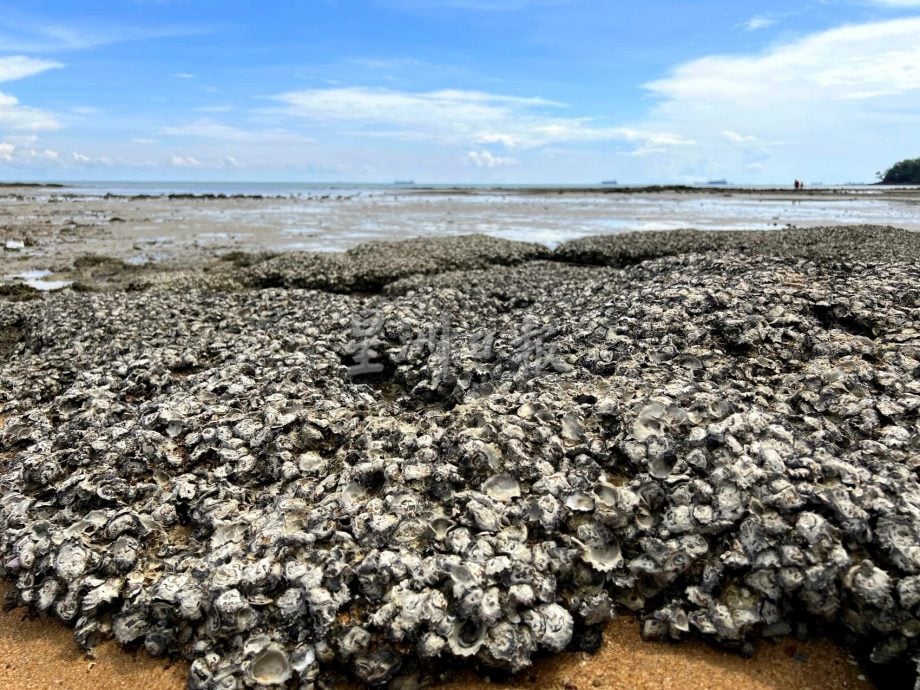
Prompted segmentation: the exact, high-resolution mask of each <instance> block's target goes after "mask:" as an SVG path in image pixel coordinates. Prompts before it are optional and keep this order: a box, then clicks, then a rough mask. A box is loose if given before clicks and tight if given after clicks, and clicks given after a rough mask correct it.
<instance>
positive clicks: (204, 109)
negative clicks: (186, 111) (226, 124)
mask: <svg viewBox="0 0 920 690" xmlns="http://www.w3.org/2000/svg"><path fill="white" fill-rule="evenodd" d="M195 110H196V111H197V112H199V113H229V112H230V111H231V110H236V106H232V105H226V104H221V105H203V106H201V107H200V108H195Z"/></svg>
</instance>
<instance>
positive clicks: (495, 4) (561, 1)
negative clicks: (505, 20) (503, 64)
mask: <svg viewBox="0 0 920 690" xmlns="http://www.w3.org/2000/svg"><path fill="white" fill-rule="evenodd" d="M571 2H572V0H441V2H439V3H438V5H439V6H441V7H449V8H453V9H457V10H470V11H474V12H517V11H520V10H532V9H537V8H540V7H556V6H560V5H568V4H571ZM387 4H390V5H392V6H395V7H398V8H400V9H406V10H429V9H430V8H431V6H432V5H431V4H430V3H428V2H421V1H420V0H389V2H388V3H387Z"/></svg>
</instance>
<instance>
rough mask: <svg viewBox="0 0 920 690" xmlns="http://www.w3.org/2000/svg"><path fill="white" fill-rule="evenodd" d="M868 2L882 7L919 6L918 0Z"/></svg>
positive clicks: (873, 0) (919, 0)
mask: <svg viewBox="0 0 920 690" xmlns="http://www.w3.org/2000/svg"><path fill="white" fill-rule="evenodd" d="M869 3H870V4H872V5H881V6H882V7H920V0H869Z"/></svg>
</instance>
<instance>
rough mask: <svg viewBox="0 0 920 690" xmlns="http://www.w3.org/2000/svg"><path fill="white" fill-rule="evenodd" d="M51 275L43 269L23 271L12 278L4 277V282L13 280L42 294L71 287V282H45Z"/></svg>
mask: <svg viewBox="0 0 920 690" xmlns="http://www.w3.org/2000/svg"><path fill="white" fill-rule="evenodd" d="M51 275H53V273H52V272H51V271H48V270H45V269H35V270H32V271H23V272H22V273H17V274H15V275H12V276H6V280H15V281H16V282H20V283H23V284H25V285H28V286H29V287H31V288H35V289H36V290H41V291H43V292H46V291H50V290H60V289H61V288H65V287H67V286H68V285H72V284H73V281H72V280H47V278H48V277H49V276H51Z"/></svg>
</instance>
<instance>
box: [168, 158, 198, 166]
mask: <svg viewBox="0 0 920 690" xmlns="http://www.w3.org/2000/svg"><path fill="white" fill-rule="evenodd" d="M169 162H170V165H172V166H173V167H176V168H197V167H200V166H201V162H200V161H199V160H198V159H197V158H193V157H192V156H173V157H172V158H171V159H170V161H169Z"/></svg>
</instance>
